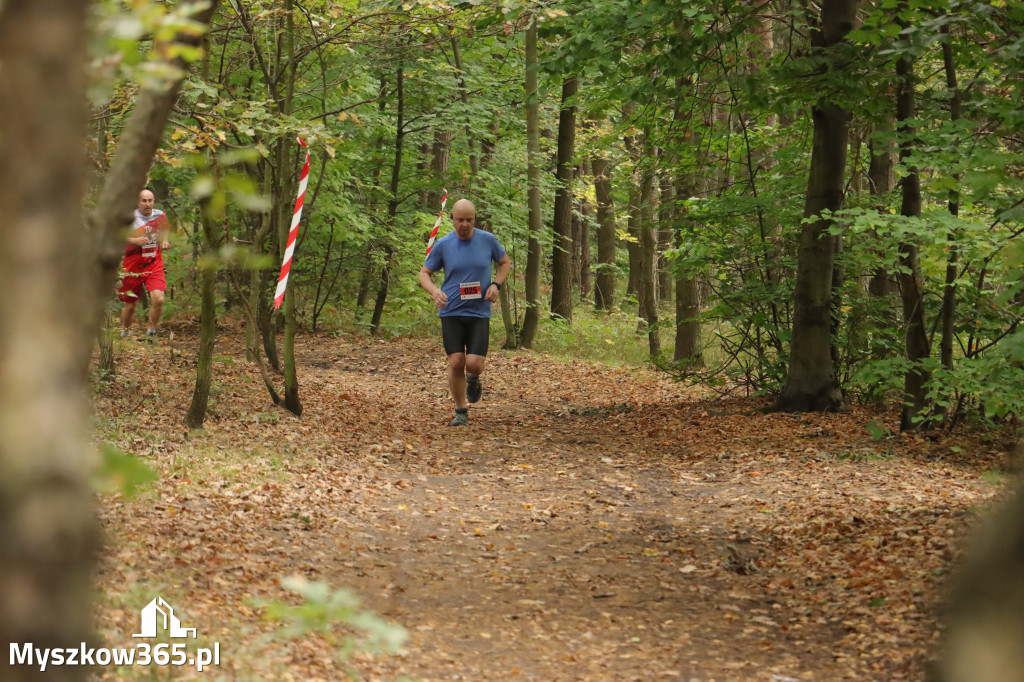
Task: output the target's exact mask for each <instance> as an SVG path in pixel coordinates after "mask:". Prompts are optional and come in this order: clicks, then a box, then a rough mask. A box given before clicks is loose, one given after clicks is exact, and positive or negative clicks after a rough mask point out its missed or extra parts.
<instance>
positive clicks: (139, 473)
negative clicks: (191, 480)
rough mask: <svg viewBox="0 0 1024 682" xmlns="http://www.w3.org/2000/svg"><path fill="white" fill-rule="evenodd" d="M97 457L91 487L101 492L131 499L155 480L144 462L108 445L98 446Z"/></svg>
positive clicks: (154, 474)
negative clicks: (115, 493)
mask: <svg viewBox="0 0 1024 682" xmlns="http://www.w3.org/2000/svg"><path fill="white" fill-rule="evenodd" d="M99 456H100V461H99V466H98V467H97V468H96V471H95V473H94V474H93V487H95V488H96V489H97V490H99V491H101V492H117V493H120V494H121V495H123V496H124V497H126V498H129V499H131V498H132V497H135V495H136V494H137V493H138V491H139V489H140V488H142V487H143V486H145V485H146V484H148V483H152V482H153V481H155V480H156V478H157V476H156V473H155V472H154V471H153V470H152V469H150V468H149V467H148V466H147V465H146V464H145V463H144V462H142V461H141V460H139V459H138V458H137V457H134V456H132V455H129V454H128V453H126V452H124V451H123V450H120V449H119V448H117V447H115V446H113V445H111V444H109V443H102V444H100V446H99Z"/></svg>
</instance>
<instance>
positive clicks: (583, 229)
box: [579, 161, 593, 302]
mask: <svg viewBox="0 0 1024 682" xmlns="http://www.w3.org/2000/svg"><path fill="white" fill-rule="evenodd" d="M592 172H593V171H592V170H591V168H590V162H589V161H587V162H585V163H584V164H583V173H584V175H587V176H590V175H591V173H592ZM592 212H593V209H592V208H591V206H590V200H589V199H587V198H586V197H585V196H584V197H583V199H581V200H580V216H581V218H580V238H579V253H580V262H579V267H580V277H579V280H580V301H581V302H582V301H586V300H587V297H589V296H590V287H591V279H592V278H591V276H590V222H591V217H590V216H591V213H592Z"/></svg>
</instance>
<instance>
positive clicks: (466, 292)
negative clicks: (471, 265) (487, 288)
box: [459, 282, 483, 301]
mask: <svg viewBox="0 0 1024 682" xmlns="http://www.w3.org/2000/svg"><path fill="white" fill-rule="evenodd" d="M459 293H460V294H461V298H462V300H463V301H469V300H472V299H474V298H483V294H482V293H481V291H480V282H463V283H462V284H460V285H459Z"/></svg>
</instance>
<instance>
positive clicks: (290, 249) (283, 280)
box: [274, 137, 309, 310]
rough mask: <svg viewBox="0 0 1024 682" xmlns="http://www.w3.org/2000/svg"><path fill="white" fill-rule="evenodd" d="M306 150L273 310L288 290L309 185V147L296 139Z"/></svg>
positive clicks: (278, 306) (279, 304)
mask: <svg viewBox="0 0 1024 682" xmlns="http://www.w3.org/2000/svg"><path fill="white" fill-rule="evenodd" d="M295 139H297V140H298V141H299V144H301V145H302V146H303V147H305V148H306V163H305V165H303V166H302V175H301V176H300V177H299V196H298V197H297V198H296V199H295V210H294V211H293V212H292V226H291V227H290V228H288V244H287V245H286V246H285V248H284V259H283V260H282V262H281V276H280V277H279V278H278V280H277V291H276V292H274V310H277V309H278V308H280V307H281V303H282V302H283V301H284V291H285V289H287V288H288V273H289V271H291V269H292V256H293V255H294V254H295V238H296V237H298V235H299V220H300V219H301V218H302V204H303V202H305V200H306V185H308V184H309V145H307V144H306V143H305V142H303V140H302V138H301V137H296V138H295Z"/></svg>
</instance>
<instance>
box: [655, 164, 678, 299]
mask: <svg viewBox="0 0 1024 682" xmlns="http://www.w3.org/2000/svg"><path fill="white" fill-rule="evenodd" d="M675 191H676V190H675V185H674V184H673V182H672V175H671V173H669V172H666V173H664V174H663V176H662V177H661V182H660V188H659V197H660V198H659V210H658V265H657V271H658V300H659V301H671V300H672V280H673V278H672V267H671V264H670V263H669V260H668V256H666V254H667V253H668V252H669V251H670V250H671V249H672V234H673V232H674V230H675V222H674V221H673V218H672V216H673V209H674V208H675V206H674V205H675V201H676V193H675Z"/></svg>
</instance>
